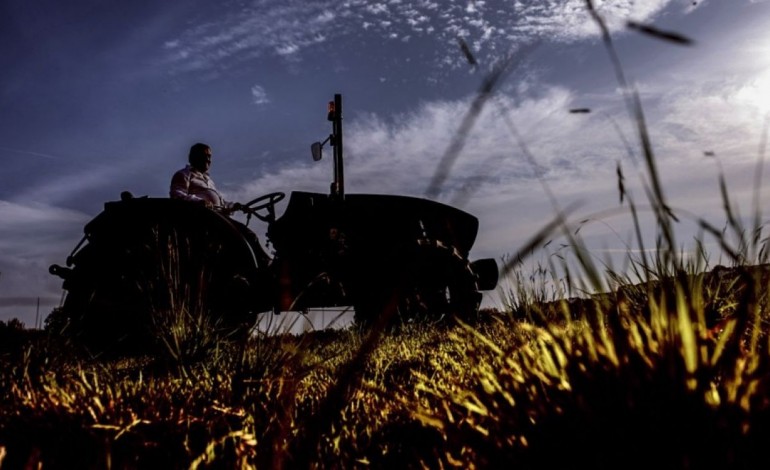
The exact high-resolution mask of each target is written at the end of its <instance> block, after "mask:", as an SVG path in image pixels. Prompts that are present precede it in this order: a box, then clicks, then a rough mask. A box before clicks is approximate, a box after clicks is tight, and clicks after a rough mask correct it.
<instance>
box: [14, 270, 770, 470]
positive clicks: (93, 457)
mask: <svg viewBox="0 0 770 470" xmlns="http://www.w3.org/2000/svg"><path fill="white" fill-rule="evenodd" d="M661 281H662V282H650V283H646V284H637V285H633V286H625V288H624V289H619V290H617V291H615V293H614V294H612V295H599V296H594V297H592V298H584V299H572V300H566V299H565V300H562V301H556V302H553V301H550V302H543V301H539V300H533V301H531V302H528V303H527V304H516V305H514V304H513V303H512V304H510V305H509V307H510V309H509V310H508V311H506V312H499V311H483V312H482V315H481V316H480V318H479V320H478V321H477V322H474V324H473V325H467V324H452V323H450V322H444V323H440V324H437V325H428V324H414V325H404V326H403V327H402V328H399V329H397V330H395V331H387V332H385V331H377V330H372V331H369V332H363V331H358V330H356V329H355V328H354V329H350V330H345V331H327V332H314V333H306V334H303V335H298V336H294V335H284V336H261V335H255V336H254V337H252V338H251V339H250V341H249V343H248V344H246V345H243V344H240V345H239V344H236V343H233V342H229V341H225V340H221V341H211V342H209V343H207V344H208V346H207V347H205V348H204V349H201V348H198V349H195V350H192V349H190V348H180V349H174V348H173V347H170V346H169V347H168V348H166V349H160V350H158V351H157V352H156V354H153V355H152V356H149V355H148V356H131V357H122V358H113V359H106V358H102V359H94V358H87V357H84V356H82V355H79V354H78V352H77V351H76V350H74V349H71V348H70V347H68V346H67V345H66V344H63V343H62V342H61V341H59V340H58V339H57V338H56V337H53V336H50V335H48V334H46V333H45V332H40V331H36V330H21V329H18V328H17V327H18V325H15V326H14V325H8V324H4V325H3V330H2V335H3V337H2V338H0V339H1V340H2V345H3V346H2V349H3V353H2V356H0V361H1V362H2V364H1V365H2V367H0V395H1V396H0V398H1V399H2V406H0V462H2V467H3V468H38V467H39V466H42V468H60V467H66V468H110V467H112V468H148V467H152V468H267V467H269V468H300V467H314V468H330V467H331V468H339V467H343V468H347V467H364V466H373V467H376V468H382V467H387V468H393V467H394V466H396V465H401V466H407V467H409V468H412V467H429V468H440V467H445V468H483V467H500V466H505V467H515V468H556V467H557V466H558V467H562V466H578V467H584V466H591V467H593V468H617V467H620V466H622V467H640V468H641V467H650V466H655V467H663V468H744V467H748V466H751V467H752V468H761V467H762V466H763V464H764V465H767V464H768V463H770V458H768V456H770V454H768V453H767V451H766V449H765V443H766V442H767V440H768V438H770V413H769V412H770V406H769V401H768V397H770V394H768V387H770V361H769V359H770V349H768V338H767V335H766V326H763V325H764V323H765V322H766V317H767V282H768V270H767V269H766V268H765V267H756V266H755V267H736V268H733V269H717V270H712V271H710V272H709V273H700V274H699V275H688V276H682V277H679V278H669V279H662V280H661ZM516 288H517V287H516V286H511V289H512V292H511V294H512V295H513V290H514V289H516ZM529 294H530V297H531V296H532V295H533V294H535V292H534V291H530V292H529ZM164 344H166V345H168V344H169V343H164ZM178 344H184V343H183V342H180V343H178Z"/></svg>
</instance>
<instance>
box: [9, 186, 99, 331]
mask: <svg viewBox="0 0 770 470" xmlns="http://www.w3.org/2000/svg"><path fill="white" fill-rule="evenodd" d="M0 220H2V221H3V223H2V224H0V276H2V278H1V279H0V299H3V301H2V302H0V319H7V318H12V317H19V318H21V319H22V321H24V322H25V323H26V324H27V325H30V326H31V325H32V324H33V323H34V312H35V309H36V308H37V299H38V298H40V299H41V307H40V308H41V313H44V314H47V313H48V312H50V311H51V308H53V307H54V306H56V304H57V303H58V300H59V299H60V298H61V294H62V290H61V279H58V278H56V277H54V276H52V275H51V274H49V273H48V266H49V265H50V264H52V263H62V262H63V261H64V259H65V258H66V257H67V255H68V254H69V253H70V252H71V251H72V249H73V248H74V246H75V244H76V243H77V242H78V240H80V238H81V237H82V233H83V226H84V225H85V223H86V222H87V221H88V220H89V217H88V216H86V215H84V214H82V213H80V212H76V211H71V210H67V209H61V208H57V207H52V206H47V205H40V204H32V205H22V204H16V203H13V202H9V201H0Z"/></svg>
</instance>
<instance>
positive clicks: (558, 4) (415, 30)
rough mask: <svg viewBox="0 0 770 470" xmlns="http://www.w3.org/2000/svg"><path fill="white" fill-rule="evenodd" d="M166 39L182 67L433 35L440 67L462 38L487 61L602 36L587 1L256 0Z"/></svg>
mask: <svg viewBox="0 0 770 470" xmlns="http://www.w3.org/2000/svg"><path fill="white" fill-rule="evenodd" d="M672 2H673V0H648V1H645V2H639V1H635V0H607V1H604V2H600V3H599V2H597V3H599V4H598V5H597V11H598V12H599V13H600V14H601V15H602V16H603V17H604V18H605V20H606V22H607V24H608V25H609V27H610V28H611V29H612V30H613V31H621V30H622V29H623V28H624V27H625V22H626V20H628V19H633V20H635V21H649V20H651V19H653V18H654V17H655V15H657V14H658V13H660V12H661V11H662V10H663V9H664V8H665V7H666V6H668V5H669V4H670V3H672ZM206 18H207V19H206V20H205V21H202V22H199V23H197V24H195V25H194V26H192V27H190V28H189V29H187V30H186V31H183V32H182V33H181V34H180V35H179V36H177V37H174V38H171V39H168V40H167V41H166V42H165V44H164V49H165V51H166V53H167V61H168V62H169V64H170V66H171V68H172V70H175V71H176V72H177V73H184V72H190V71H200V70H201V69H208V70H219V69H228V68H230V67H233V66H236V65H237V64H238V63H239V62H241V61H245V60H251V59H253V58H255V57H261V56H278V57H283V58H292V60H296V59H297V58H298V57H299V56H300V55H301V54H302V53H303V52H304V51H305V50H306V49H308V48H313V47H317V46H319V45H321V44H323V43H326V42H329V41H331V40H336V39H343V40H345V41H361V40H363V38H379V39H396V38H403V37H405V36H407V37H409V38H410V39H412V38H429V39H432V40H433V41H434V43H435V47H437V48H439V49H443V51H441V50H439V58H438V59H437V60H436V65H439V66H453V67H456V66H462V63H461V60H460V59H458V58H457V54H456V51H455V44H456V38H457V37H458V36H459V37H464V38H466V40H467V41H468V42H469V43H472V44H473V46H474V48H475V50H476V51H477V53H478V54H479V58H480V59H483V60H486V61H487V62H488V63H491V62H492V59H493V58H495V57H497V56H498V55H499V52H500V51H506V50H509V49H510V48H511V46H512V45H513V44H519V43H521V42H527V41H530V40H535V39H540V38H545V39H548V40H553V41H561V42H573V41H577V40H581V39H585V38H588V37H593V36H596V35H597V33H598V28H597V27H596V25H595V23H594V22H593V21H592V20H591V19H590V18H589V16H588V15H587V13H586V9H585V2H584V0H521V1H517V2H515V3H511V2H502V1H500V0H495V1H477V2H470V3H468V2H457V3H455V2H452V3H448V4H443V3H442V4H439V3H438V2H433V1H429V0H418V1H414V2H401V1H389V2H385V1H383V2H376V3H372V2H368V1H365V0H345V1H341V2H340V1H331V0H324V1H315V2H287V3H283V2H266V1H252V2H250V3H247V4H246V5H245V6H244V7H243V8H242V9H240V10H238V11H237V12H232V11H228V10H226V9H220V10H217V13H216V14H215V16H214V19H211V15H207V16H206Z"/></svg>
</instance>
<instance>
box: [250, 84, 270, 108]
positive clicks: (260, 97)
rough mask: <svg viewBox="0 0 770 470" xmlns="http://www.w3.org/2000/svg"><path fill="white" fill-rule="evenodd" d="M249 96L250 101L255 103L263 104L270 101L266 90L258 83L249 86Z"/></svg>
mask: <svg viewBox="0 0 770 470" xmlns="http://www.w3.org/2000/svg"><path fill="white" fill-rule="evenodd" d="M251 98H252V102H253V103H254V104H256V105H263V104H267V103H269V102H270V99H269V98H268V97H267V92H266V91H265V89H264V88H262V87H261V86H259V85H254V86H253V87H251Z"/></svg>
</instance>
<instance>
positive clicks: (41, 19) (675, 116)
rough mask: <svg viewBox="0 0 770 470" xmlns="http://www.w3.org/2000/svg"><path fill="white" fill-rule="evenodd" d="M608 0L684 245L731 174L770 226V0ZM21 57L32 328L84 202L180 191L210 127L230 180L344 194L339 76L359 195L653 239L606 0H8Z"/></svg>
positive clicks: (86, 210)
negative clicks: (330, 146) (621, 181)
mask: <svg viewBox="0 0 770 470" xmlns="http://www.w3.org/2000/svg"><path fill="white" fill-rule="evenodd" d="M594 5H595V8H596V11H597V13H598V14H599V15H600V16H601V17H602V18H603V20H604V21H605V23H606V25H607V26H608V28H609V31H610V35H611V38H612V41H613V45H614V47H615V49H616V52H617V55H618V57H619V59H620V63H621V64H622V67H623V73H624V74H625V77H626V79H627V81H628V83H629V84H630V85H631V86H632V87H633V88H634V89H635V90H636V91H637V92H638V95H639V98H640V102H641V104H642V108H643V110H644V114H645V118H646V123H647V126H648V130H649V134H650V139H651V142H652V148H653V150H654V154H655V158H656V163H657V165H658V169H659V172H660V176H661V182H662V185H663V188H664V193H665V196H666V198H667V201H668V203H669V205H670V206H671V207H672V209H673V210H674V211H675V213H676V214H677V215H679V220H680V222H679V223H678V224H677V225H676V230H677V240H678V241H679V242H681V243H682V247H683V250H688V249H690V248H689V245H690V243H691V242H692V241H693V238H694V237H696V236H698V235H697V229H696V225H697V224H696V223H695V221H697V220H698V219H703V220H708V221H710V223H712V224H714V225H715V226H719V227H721V226H723V225H724V223H725V211H724V208H723V200H722V198H721V195H720V191H719V176H720V175H723V176H724V179H725V181H726V183H727V186H728V190H729V194H730V202H731V204H733V205H734V208H735V209H736V210H737V211H738V213H739V214H740V216H741V217H743V218H745V219H749V218H750V217H752V216H753V214H755V213H759V214H760V216H761V220H762V222H763V223H764V221H765V220H766V216H765V215H764V214H761V212H758V211H761V205H762V201H765V200H766V199H767V197H768V194H767V191H766V190H765V189H764V188H763V186H764V174H763V173H764V171H765V170H763V168H764V167H763V166H762V165H761V164H760V162H761V160H762V158H763V156H764V150H763V149H764V147H763V142H764V140H763V139H764V134H765V132H766V122H767V121H766V120H767V116H768V111H770V1H767V0H704V1H700V0H695V1H693V0H689V1H684V0H645V1H633V0H605V1H601V0H594ZM629 22H633V23H635V24H643V25H646V26H650V27H652V28H655V29H656V30H658V31H664V32H673V33H676V34H678V35H680V36H682V37H686V38H688V39H690V40H691V42H690V43H689V44H680V43H676V42H673V41H665V40H662V39H661V38H660V37H656V36H652V35H649V34H643V33H641V32H640V31H639V30H638V28H637V29H634V28H629V27H628V24H629ZM501 64H503V65H504V66H505V68H504V73H502V74H500V76H499V78H498V80H496V81H495V82H494V86H493V87H492V89H491V92H490V93H489V94H488V95H485V97H486V99H484V100H481V101H479V97H480V90H482V88H483V86H484V84H485V80H488V79H489V77H490V76H492V73H493V72H494V71H496V70H501V67H502V66H503V65H501ZM0 68H1V69H2V80H0V109H1V110H2V112H1V113H0V162H2V169H1V170H0V320H7V319H10V318H14V317H15V318H19V319H20V320H22V321H23V322H24V323H25V324H26V325H27V326H32V325H34V324H35V322H36V319H37V321H39V320H40V319H39V318H38V316H39V317H41V318H42V317H44V316H45V315H47V314H48V313H49V312H50V311H51V309H52V308H53V307H55V306H57V305H59V303H60V301H61V299H62V293H63V292H62V289H61V280H60V279H59V278H56V277H54V276H52V275H50V274H49V273H48V267H49V266H50V265H51V264H53V263H58V264H63V263H64V260H65V258H66V256H67V255H68V254H69V253H70V252H71V250H72V249H73V248H74V247H75V245H76V243H77V242H78V241H79V240H80V238H81V236H82V229H83V226H84V225H85V223H86V222H88V221H89V220H90V219H91V218H93V217H94V216H96V215H97V214H98V213H99V212H100V211H101V210H102V208H103V204H104V203H105V202H107V201H110V200H116V199H118V198H119V195H120V192H121V191H124V190H128V191H131V192H132V193H133V194H134V195H137V196H143V195H147V196H150V197H166V196H167V195H168V187H169V182H170V178H171V175H172V174H173V173H174V171H176V170H177V169H179V168H181V167H183V166H184V165H185V163H186V160H187V152H188V149H189V147H190V145H192V144H193V143H195V142H205V143H207V144H209V145H211V147H212V149H213V154H214V157H213V164H212V168H211V170H210V173H211V175H212V177H213V178H214V180H215V181H216V184H217V186H218V187H219V189H220V190H221V191H222V192H223V193H224V195H225V196H226V197H227V198H228V199H229V200H232V201H242V202H243V201H247V200H250V199H253V198H255V197H257V196H260V195H262V194H265V193H268V192H272V191H284V192H286V193H289V192H291V191H294V190H303V191H316V192H323V193H325V192H328V189H329V183H330V182H331V179H332V162H331V159H329V158H325V159H324V160H322V161H321V162H313V161H312V159H311V156H310V144H311V143H312V142H314V141H319V140H323V139H325V138H326V137H327V136H328V135H329V132H330V130H331V128H330V125H329V123H328V121H326V103H327V102H328V101H329V100H332V99H333V97H334V94H336V93H339V94H342V96H343V114H344V121H343V126H344V133H345V134H344V135H345V191H346V193H348V194H351V193H378V194H405V195H410V196H416V197H426V198H430V199H433V200H437V201H440V202H444V203H447V204H451V205H455V206H457V207H461V208H462V209H464V210H466V211H468V212H470V213H472V214H474V215H475V216H477V217H478V218H479V222H480V228H479V235H478V238H477V240H476V244H475V245H474V247H473V250H472V251H471V258H472V259H478V258H485V257H493V258H496V259H498V260H501V259H503V258H504V257H506V256H510V255H511V254H514V253H517V252H518V251H519V250H520V249H521V248H522V247H523V246H525V244H526V243H527V242H528V241H529V239H530V238H531V237H533V236H534V235H535V234H536V233H537V232H538V231H539V230H540V229H541V228H543V227H544V226H545V225H546V224H547V223H548V222H549V221H551V220H552V219H553V218H554V216H555V215H556V213H557V211H559V210H564V209H566V208H570V209H569V211H568V212H567V214H568V218H569V220H570V221H571V222H579V221H581V220H588V221H589V222H587V223H586V224H584V225H583V227H582V228H581V232H580V234H581V237H582V238H583V240H584V241H585V243H586V245H587V246H588V247H589V248H590V249H591V250H592V256H595V257H596V258H597V259H608V258H607V257H608V256H615V257H617V259H621V258H622V256H624V254H627V253H628V252H629V249H631V250H633V249H634V247H633V240H632V239H631V236H632V234H633V230H632V229H633V227H632V224H631V220H630V217H629V215H628V214H629V211H628V206H627V204H626V205H623V204H622V203H621V202H620V200H619V195H618V179H617V176H616V168H617V166H618V165H620V166H621V168H622V169H623V174H624V177H625V184H626V187H627V188H628V190H629V191H630V193H631V194H632V195H633V197H634V200H635V201H636V202H638V203H639V204H640V205H643V203H644V202H645V200H646V199H645V193H644V185H645V184H648V183H645V181H648V179H647V178H648V175H647V173H646V171H645V166H644V164H643V163H642V160H641V151H640V146H639V143H638V142H639V137H638V134H637V132H636V130H635V129H636V128H635V126H634V122H633V120H632V119H631V118H630V117H629V113H628V109H627V108H626V106H625V101H624V97H623V96H624V95H623V88H622V87H621V85H620V84H619V82H618V80H617V78H616V73H615V70H614V69H613V65H612V62H611V60H610V58H609V56H608V53H607V50H606V48H605V45H604V43H603V42H602V41H601V36H600V29H599V27H598V25H597V23H596V22H595V21H594V20H593V19H592V18H591V16H590V15H589V14H588V12H587V8H586V2H585V0H515V1H510V0H486V1H482V0H477V1H471V0H465V1H449V0H446V1H439V0H414V1H410V0H383V1H379V2H378V1H365V0H303V1H293V0H282V1H276V0H255V1H249V0H218V1H204V0H192V1H184V2H153V1H148V0H136V1H133V2H115V1H113V2H104V1H97V0H72V1H68V2H58V1H53V0H38V1H35V2H29V1H24V0H4V1H3V2H2V3H0ZM474 102H476V103H477V104H479V106H477V107H476V108H473V104H474ZM472 109H477V110H480V112H479V113H478V114H474V113H473V112H472V111H471V110H472ZM575 109H587V110H590V112H587V113H576V112H570V110H575ZM469 116H471V118H469ZM458 136H460V137H462V138H460V137H458ZM458 143H459V144H462V145H459V146H458ZM452 149H456V150H459V151H458V152H455V153H452ZM327 155H328V156H330V155H331V152H329V151H327ZM431 182H434V184H433V185H431ZM757 182H759V183H760V184H759V185H758V184H757ZM755 201H759V202H760V204H759V209H757V208H756V204H755ZM626 203H627V200H626ZM284 207H285V202H284V203H281V205H279V209H278V213H279V215H280V213H281V211H282V209H283V208H284ZM642 221H643V228H644V231H645V234H646V235H650V236H652V237H654V224H653V223H652V222H650V219H649V217H648V215H647V214H645V213H644V211H643V213H642ZM250 226H251V227H252V228H253V229H254V230H255V232H257V234H258V235H259V236H260V237H261V239H262V240H263V241H264V234H265V230H266V227H265V226H264V225H262V224H261V223H259V222H257V223H255V222H252V224H251V225H250ZM651 245H654V239H651V240H648V243H647V246H651ZM555 246H557V245H551V246H550V249H551V250H553V249H554V247H555ZM706 246H707V248H709V249H714V250H715V251H714V255H713V256H714V257H713V259H712V263H713V264H716V263H717V262H718V261H719V260H720V259H721V258H719V254H718V250H717V247H716V245H715V244H714V243H713V242H712V241H711V240H709V239H708V238H706ZM548 249H549V248H548V247H546V248H544V249H543V251H542V253H541V254H538V253H535V254H533V255H532V257H531V259H532V260H534V261H535V262H539V261H541V260H546V261H547V260H548V259H549V257H551V256H553V253H551V252H548ZM505 282H506V281H505V280H503V282H502V283H501V285H503V286H504V285H506V284H505ZM493 294H494V293H492V294H489V295H488V296H487V297H486V298H485V302H486V303H487V304H490V305H492V306H495V305H499V304H498V302H499V301H500V300H499V298H495V296H494V295H493Z"/></svg>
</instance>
